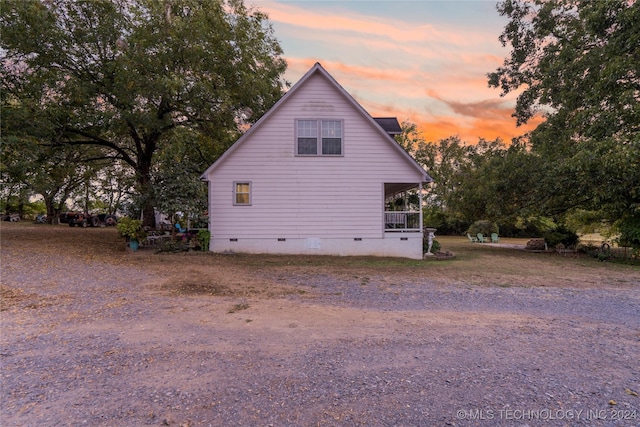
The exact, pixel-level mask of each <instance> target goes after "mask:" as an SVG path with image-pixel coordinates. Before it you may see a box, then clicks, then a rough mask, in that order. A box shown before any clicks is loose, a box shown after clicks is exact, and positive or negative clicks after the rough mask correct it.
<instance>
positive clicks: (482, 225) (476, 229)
mask: <svg viewBox="0 0 640 427" xmlns="http://www.w3.org/2000/svg"><path fill="white" fill-rule="evenodd" d="M499 230H500V229H499V228H498V224H496V223H495V222H491V221H487V220H480V221H476V222H474V223H473V224H471V227H469V229H468V230H467V233H469V234H471V235H472V236H475V235H477V234H478V233H482V234H483V235H485V236H490V235H491V233H498V231H499Z"/></svg>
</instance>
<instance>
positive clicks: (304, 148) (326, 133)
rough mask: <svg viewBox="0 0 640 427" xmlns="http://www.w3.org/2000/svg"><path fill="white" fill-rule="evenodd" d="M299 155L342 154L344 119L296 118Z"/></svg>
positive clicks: (297, 150)
mask: <svg viewBox="0 0 640 427" xmlns="http://www.w3.org/2000/svg"><path fill="white" fill-rule="evenodd" d="M296 135H297V138H296V154H297V155H298V156H341V155H342V120H296Z"/></svg>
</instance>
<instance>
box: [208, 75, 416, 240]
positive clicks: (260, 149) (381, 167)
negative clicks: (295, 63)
mask: <svg viewBox="0 0 640 427" xmlns="http://www.w3.org/2000/svg"><path fill="white" fill-rule="evenodd" d="M297 118H307V119H316V118H317V119H323V118H327V119H340V120H344V122H343V127H344V129H343V133H344V141H343V147H344V148H343V154H344V156H342V157H323V156H317V157H315V156H314V157H296V156H295V139H296V137H295V120H296V119H297ZM268 119H269V120H268V121H267V122H265V123H263V124H262V125H261V126H260V127H259V128H256V129H255V130H254V131H253V133H252V134H251V135H250V137H249V138H248V139H246V140H245V141H244V142H243V143H242V144H241V145H240V146H239V147H237V149H236V150H235V151H234V152H232V153H231V155H230V156H229V157H227V158H226V160H225V161H224V162H223V163H221V164H220V165H218V166H217V167H216V168H215V169H214V171H213V172H212V176H210V177H209V179H210V181H211V182H210V185H209V192H210V194H209V200H210V207H209V215H210V223H211V234H212V236H213V240H212V242H213V243H212V249H213V250H214V251H217V250H218V249H217V248H216V247H215V245H216V243H215V242H216V241H217V242H221V241H228V240H229V239H230V238H237V239H239V241H240V239H247V238H249V239H269V240H274V241H277V240H276V239H277V238H287V239H296V238H297V239H306V238H309V237H317V238H322V239H327V238H328V239H340V238H342V239H344V238H347V239H350V241H353V238H354V237H358V238H363V239H365V238H377V239H382V238H383V237H384V225H383V219H382V211H383V198H384V195H383V185H382V184H383V183H384V182H416V183H417V182H419V181H420V180H421V177H420V175H419V174H418V173H417V172H416V171H415V170H414V169H413V168H411V167H409V164H408V162H407V161H406V159H404V158H403V157H402V156H401V155H399V153H397V152H395V150H394V149H393V148H392V147H391V146H390V145H389V144H388V143H387V142H386V141H384V140H382V139H381V136H380V134H379V133H378V132H376V130H375V129H374V128H372V126H371V124H370V122H368V121H367V120H365V118H363V117H362V116H361V115H360V114H359V113H358V112H357V111H356V110H355V109H354V107H353V105H352V104H350V103H349V102H348V101H347V100H346V99H344V97H343V96H342V95H341V94H340V93H339V92H338V91H337V90H336V89H335V88H334V87H333V86H332V85H331V84H329V82H327V81H326V80H325V79H324V78H323V77H322V76H320V75H318V74H316V75H313V76H311V78H310V79H308V80H307V81H306V83H305V85H304V86H303V87H300V88H299V90H298V91H297V92H295V93H293V94H292V96H291V97H289V98H288V99H287V102H285V103H284V104H282V105H281V106H280V108H279V109H278V110H276V111H274V113H273V114H272V115H271V116H270V117H269V118H268ZM234 181H251V182H252V189H251V192H252V194H251V197H252V204H251V206H234V205H233V182H234Z"/></svg>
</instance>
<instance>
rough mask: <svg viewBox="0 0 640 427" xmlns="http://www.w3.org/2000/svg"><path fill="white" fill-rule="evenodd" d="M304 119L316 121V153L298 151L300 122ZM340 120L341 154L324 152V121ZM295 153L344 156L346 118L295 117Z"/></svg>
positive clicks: (306, 155) (301, 155)
mask: <svg viewBox="0 0 640 427" xmlns="http://www.w3.org/2000/svg"><path fill="white" fill-rule="evenodd" d="M304 120H312V121H315V122H316V124H317V126H318V130H317V134H316V144H317V145H316V154H299V153H298V137H299V136H298V122H300V121H304ZM323 121H325V122H340V154H322V122H323ZM293 151H294V154H295V156H296V157H344V120H343V119H331V118H323V119H319V118H298V119H295V141H294V148H293Z"/></svg>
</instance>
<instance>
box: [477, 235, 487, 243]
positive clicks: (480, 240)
mask: <svg viewBox="0 0 640 427" xmlns="http://www.w3.org/2000/svg"><path fill="white" fill-rule="evenodd" d="M486 241H487V239H485V238H484V236H483V235H482V233H478V242H480V243H485V242H486Z"/></svg>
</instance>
